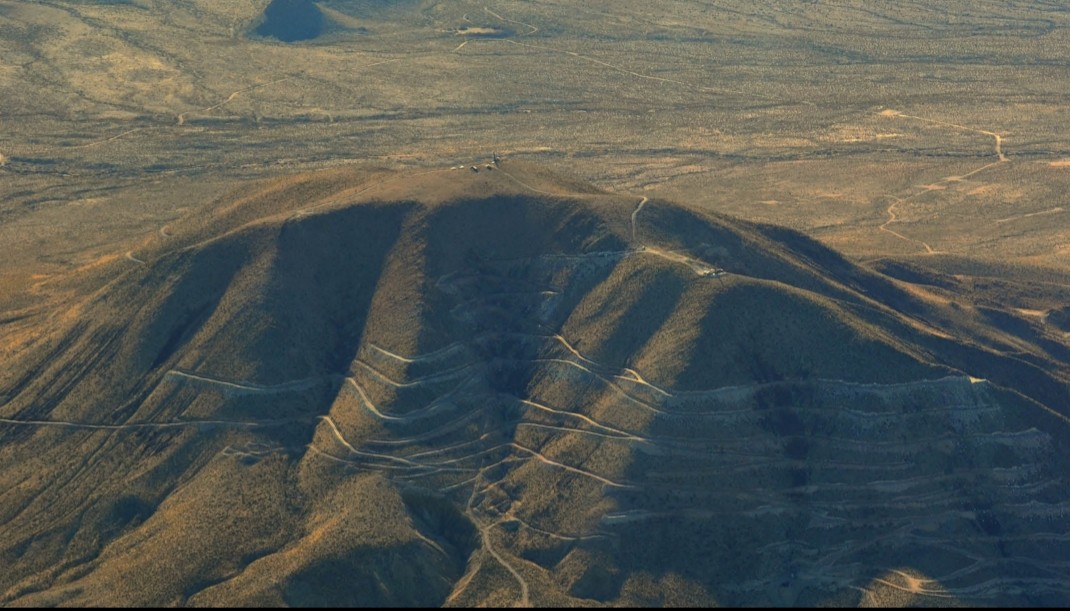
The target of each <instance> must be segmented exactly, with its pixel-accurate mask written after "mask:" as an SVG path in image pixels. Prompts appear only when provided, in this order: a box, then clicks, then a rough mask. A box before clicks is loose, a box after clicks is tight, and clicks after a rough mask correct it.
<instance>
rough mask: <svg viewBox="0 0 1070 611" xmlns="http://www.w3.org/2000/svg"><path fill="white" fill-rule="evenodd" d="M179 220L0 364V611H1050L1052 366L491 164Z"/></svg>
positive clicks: (675, 225)
mask: <svg viewBox="0 0 1070 611" xmlns="http://www.w3.org/2000/svg"><path fill="white" fill-rule="evenodd" d="M214 209H215V212H214V213H213V215H212V216H211V217H210V218H192V219H187V220H185V221H182V222H179V223H175V224H172V225H169V226H167V227H166V228H162V229H161V231H159V232H157V233H156V234H154V235H153V236H152V237H150V238H147V239H146V240H145V241H144V242H143V243H142V244H140V245H138V246H137V247H136V248H135V249H134V250H131V251H130V252H129V253H127V255H128V256H127V257H126V258H125V259H124V260H121V261H117V262H116V263H114V264H111V265H110V266H103V267H102V268H101V269H99V270H88V271H87V272H86V273H85V275H83V276H80V277H78V278H72V279H70V280H69V292H68V295H74V296H68V297H66V299H67V301H64V302H62V303H60V304H57V305H56V306H55V307H54V309H53V310H52V314H51V315H48V316H42V317H39V318H36V319H34V320H33V322H32V326H27V327H26V329H24V332H25V333H29V334H31V335H32V336H33V337H32V339H25V340H24V341H25V343H23V344H20V348H19V349H18V350H17V351H15V352H12V353H11V354H10V355H9V356H8V357H5V365H6V367H5V371H4V373H3V374H2V377H0V397H2V401H3V403H2V404H0V435H2V438H3V440H4V443H3V445H2V447H0V484H2V485H0V491H2V492H0V512H2V513H0V542H2V543H0V546H2V549H0V554H2V557H3V558H4V563H5V566H8V567H10V568H9V570H8V571H7V572H6V574H5V575H3V576H0V592H2V598H0V600H2V601H3V602H4V603H5V604H12V605H26V604H35V605H36V604H60V603H64V604H79V605H85V604H108V603H121V604H144V605H168V604H265V605H266V604H271V605H274V604H291V605H329V604H340V605H353V604H369V605H371V604H386V605H404V604H420V605H440V604H454V605H474V604H510V603H530V604H566V603H581V604H595V603H599V602H606V603H614V602H615V603H626V604H646V603H651V604H705V603H721V604H729V605H751V604H822V603H828V604H869V603H902V602H904V601H907V602H910V601H913V602H925V601H929V602H933V601H935V602H939V603H944V604H946V603H948V602H952V601H961V602H964V603H968V604H999V603H1004V604H1006V603H1018V604H1021V603H1023V602H1029V603H1052V602H1056V601H1059V600H1064V599H1065V597H1066V596H1067V593H1068V592H1070V582H1068V581H1067V580H1066V579H1065V578H1064V577H1063V575H1064V574H1065V571H1063V570H1062V568H1060V567H1062V565H1063V564H1064V563H1065V560H1064V559H1065V557H1066V555H1067V552H1068V551H1070V550H1067V543H1066V541H1065V537H1063V536H1062V535H1061V534H1059V533H1063V532H1065V531H1066V530H1067V517H1066V514H1065V508H1066V498H1065V493H1064V492H1063V491H1064V490H1065V489H1066V484H1067V481H1066V476H1065V473H1067V470H1066V466H1067V465H1066V456H1067V452H1066V450H1067V441H1068V439H1067V435H1066V433H1067V424H1068V421H1067V420H1066V412H1067V410H1068V405H1070V401H1068V398H1067V384H1066V381H1067V380H1068V379H1070V375H1068V370H1067V365H1066V362H1065V361H1064V360H1060V359H1059V358H1057V357H1052V356H1050V355H1049V356H1047V357H1044V356H1043V355H1041V354H1040V353H1030V354H1031V356H1030V355H1026V356H1022V355H1020V354H1019V355H1010V354H1008V353H1006V352H1004V351H1001V350H1000V349H998V348H999V347H998V346H996V345H995V344H997V343H998V342H1007V343H1012V344H1013V343H1015V342H1020V341H1022V340H1021V338H1016V336H1013V335H1012V334H1008V333H1009V332H1007V331H1005V330H1003V329H998V328H994V327H993V325H992V324H991V322H990V321H989V319H987V318H985V316H984V312H980V311H973V310H968V309H967V310H963V309H962V308H958V309H956V308H955V307H952V305H953V304H943V303H938V302H936V301H934V300H931V299H926V298H924V296H919V294H918V293H917V291H916V290H914V289H912V288H911V287H910V286H908V285H906V284H905V283H903V282H901V281H897V280H893V279H890V278H888V277H885V276H881V275H879V274H876V273H873V272H869V271H866V270H863V269H861V268H857V267H855V266H853V265H851V264H850V263H849V262H848V261H846V260H844V259H843V258H842V257H839V256H838V255H837V254H836V253H834V252H832V251H829V250H827V249H826V248H824V247H822V246H820V245H818V244H817V243H816V242H813V241H811V240H808V239H807V238H805V237H803V236H801V235H799V234H797V233H794V232H790V231H787V230H783V229H779V228H776V227H772V226H763V225H754V224H749V223H745V222H742V221H738V220H734V219H730V218H727V217H720V216H714V215H709V214H703V213H699V212H696V211H694V210H691V209H689V208H687V207H683V206H679V205H676V204H671V203H668V202H660V201H648V200H647V199H646V198H638V197H623V196H619V195H612V194H607V193H603V192H600V191H598V190H597V189H595V188H593V187H590V186H587V185H582V184H579V183H577V182H575V181H571V180H568V179H565V178H561V177H557V176H554V175H552V174H550V173H548V172H546V171H544V170H541V169H539V168H533V167H527V166H523V165H519V164H511V163H503V164H502V165H501V166H500V167H496V166H486V167H482V166H480V167H478V168H476V169H475V170H472V169H467V168H461V169H453V170H441V171H428V172H423V173H418V174H416V173H409V174H395V173H391V172H386V171H352V170H336V171H332V172H327V173H322V174H315V175H303V176H297V177H292V178H288V179H280V180H277V181H274V182H270V183H264V184H259V185H256V186H254V187H249V188H245V189H243V190H241V191H239V192H236V193H235V194H234V195H233V196H232V197H230V198H228V199H227V200H226V201H221V202H218V203H217V205H216V206H215V207H214ZM120 265H121V267H120ZM24 324H25V325H30V324H31V323H24ZM1027 357H1028V358H1027ZM131 577H133V578H131Z"/></svg>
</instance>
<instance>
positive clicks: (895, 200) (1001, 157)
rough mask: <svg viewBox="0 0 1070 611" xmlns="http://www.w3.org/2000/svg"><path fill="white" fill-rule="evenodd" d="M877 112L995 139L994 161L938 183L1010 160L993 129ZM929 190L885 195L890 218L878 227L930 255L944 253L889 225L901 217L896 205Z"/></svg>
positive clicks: (961, 178) (891, 111)
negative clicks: (903, 195) (921, 248)
mask: <svg viewBox="0 0 1070 611" xmlns="http://www.w3.org/2000/svg"><path fill="white" fill-rule="evenodd" d="M876 114H877V115H879V116H882V117H891V118H902V119H913V120H915V121H921V122H923V123H931V124H933V125H940V126H943V127H950V128H954V129H958V130H963V131H967V132H973V133H977V134H984V135H986V136H990V137H991V138H993V141H994V142H993V152H994V154H995V155H996V161H994V162H992V163H986V164H985V165H983V166H981V167H979V168H977V169H975V170H972V171H970V172H967V173H966V174H963V175H961V176H949V177H947V178H945V179H943V180H941V181H939V183H937V184H940V183H949V182H956V181H960V180H964V179H966V178H969V177H971V176H974V175H976V174H979V173H981V172H983V171H985V170H987V169H989V168H991V167H994V166H997V165H999V164H1001V163H1007V162H1009V161H1010V159H1008V158H1007V156H1006V155H1005V154H1004V153H1003V136H1001V135H1000V134H997V133H996V132H992V131H988V130H984V129H977V128H974V127H968V126H966V125H960V124H958V123H950V122H948V121H940V120H938V119H929V118H926V117H919V116H917V115H908V114H906V113H902V112H899V111H898V110H892V109H885V110H882V111H880V112H878V113H876ZM928 192H929V189H925V190H921V191H917V192H915V193H913V194H910V195H907V196H905V197H896V196H893V195H888V196H885V197H888V198H889V199H891V200H892V203H891V204H890V205H889V206H888V207H887V208H886V209H885V213H886V214H887V215H888V220H886V221H884V222H883V223H881V224H880V225H879V226H878V227H877V229H878V230H880V231H883V232H885V233H887V234H890V235H892V236H895V237H896V238H899V239H900V240H903V241H905V242H912V243H914V244H919V245H921V246H922V247H923V248H925V253H926V254H929V255H934V254H942V253H943V251H938V250H936V249H934V248H933V247H932V246H931V245H929V244H928V243H926V242H924V241H922V240H918V239H914V238H909V237H907V236H905V235H903V234H901V233H899V232H897V231H893V230H891V229H888V226H889V225H891V224H892V223H897V222H899V217H898V216H897V215H896V213H895V207H896V206H897V205H899V204H902V203H904V202H906V201H908V200H911V199H914V198H916V197H919V196H921V195H924V194H926V193H928Z"/></svg>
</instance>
